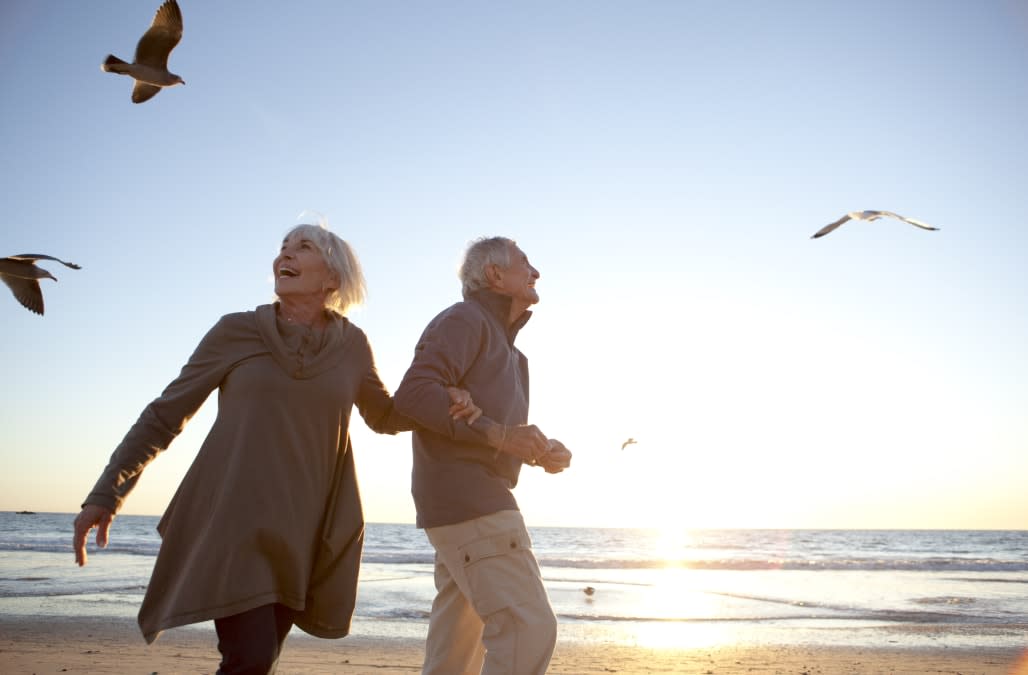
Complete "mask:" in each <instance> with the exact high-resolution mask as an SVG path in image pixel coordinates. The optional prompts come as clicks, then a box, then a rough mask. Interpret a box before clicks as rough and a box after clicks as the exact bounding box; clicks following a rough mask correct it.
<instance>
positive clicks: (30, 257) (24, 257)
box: [11, 253, 82, 270]
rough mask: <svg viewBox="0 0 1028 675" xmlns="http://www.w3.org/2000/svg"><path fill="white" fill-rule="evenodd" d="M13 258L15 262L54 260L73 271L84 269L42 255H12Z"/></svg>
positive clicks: (71, 263)
mask: <svg viewBox="0 0 1028 675" xmlns="http://www.w3.org/2000/svg"><path fill="white" fill-rule="evenodd" d="M11 258H12V259H14V260H24V261H26V262H35V261H37V260H53V261H55V262H59V263H61V264H62V265H65V266H66V267H70V268H72V269H73V270H80V269H82V267H80V266H79V265H76V264H75V263H73V262H66V261H64V260H61V259H60V258H55V257H53V256H52V255H43V254H42V253H22V254H20V255H12V256H11Z"/></svg>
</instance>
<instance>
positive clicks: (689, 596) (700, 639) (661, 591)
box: [634, 525, 735, 649]
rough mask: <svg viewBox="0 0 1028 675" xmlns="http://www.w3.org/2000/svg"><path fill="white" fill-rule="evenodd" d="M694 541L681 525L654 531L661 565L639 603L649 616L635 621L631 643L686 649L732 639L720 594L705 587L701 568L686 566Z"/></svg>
mask: <svg viewBox="0 0 1028 675" xmlns="http://www.w3.org/2000/svg"><path fill="white" fill-rule="evenodd" d="M692 543H693V540H692V537H691V535H690V533H689V531H688V530H687V529H686V528H685V527H682V526H680V525H668V526H664V527H661V528H660V529H658V530H656V531H655V532H654V538H653V544H652V545H653V551H654V558H655V559H658V560H662V561H663V566H662V567H660V568H657V569H654V570H653V573H652V577H651V581H652V584H651V586H650V587H649V588H648V589H647V592H646V594H645V596H644V597H643V599H642V602H644V603H645V605H646V606H645V608H641V609H643V612H642V613H643V614H644V615H645V616H647V617H651V620H648V621H642V622H639V623H638V624H636V626H635V627H634V631H635V636H634V639H635V642H636V643H637V644H638V645H640V646H643V647H650V648H659V649H666V648H678V649H690V648H698V647H712V646H717V645H723V644H727V643H730V642H732V641H733V640H734V639H735V634H734V631H733V630H732V628H731V626H730V625H729V624H726V623H725V622H724V621H717V620H714V619H715V617H719V616H721V615H722V611H721V609H722V608H721V605H722V602H723V598H722V597H721V596H720V595H717V594H714V593H710V592H708V591H707V589H706V588H705V587H704V580H705V579H706V578H707V577H706V575H705V574H704V573H703V572H702V571H698V570H694V569H690V568H689V566H688V565H689V561H690V559H691V555H690V548H691V546H692Z"/></svg>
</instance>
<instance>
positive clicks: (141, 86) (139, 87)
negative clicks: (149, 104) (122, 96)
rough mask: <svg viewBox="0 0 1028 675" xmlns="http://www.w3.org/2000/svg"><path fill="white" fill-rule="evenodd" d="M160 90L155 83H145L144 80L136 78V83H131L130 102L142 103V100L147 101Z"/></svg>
mask: <svg viewBox="0 0 1028 675" xmlns="http://www.w3.org/2000/svg"><path fill="white" fill-rule="evenodd" d="M160 90H161V88H160V87H158V86H157V85H156V84H147V83H146V82H140V81H139V80H136V83H135V84H134V85H132V102H133V103H142V102H143V101H149V100H150V99H152V98H153V97H154V96H156V95H157V93H158V92H159V91H160Z"/></svg>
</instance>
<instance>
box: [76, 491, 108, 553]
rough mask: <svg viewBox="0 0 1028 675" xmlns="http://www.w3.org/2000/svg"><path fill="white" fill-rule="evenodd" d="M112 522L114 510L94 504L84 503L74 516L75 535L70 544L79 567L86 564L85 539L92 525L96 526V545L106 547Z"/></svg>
mask: <svg viewBox="0 0 1028 675" xmlns="http://www.w3.org/2000/svg"><path fill="white" fill-rule="evenodd" d="M113 522H114V512H113V511H111V510H110V509H108V508H105V507H103V506H97V505H96V504H86V505H85V506H83V507H82V511H80V512H79V514H78V515H77V516H75V537H74V539H72V546H73V547H74V548H75V562H77V563H78V565H79V567H82V566H83V565H85V564H86V539H87V538H89V532H90V531H91V530H92V529H93V528H94V527H95V528H97V530H96V545H97V546H99V547H100V548H107V537H108V535H109V533H110V531H111V523H113Z"/></svg>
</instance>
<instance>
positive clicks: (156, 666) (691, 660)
mask: <svg viewBox="0 0 1028 675" xmlns="http://www.w3.org/2000/svg"><path fill="white" fill-rule="evenodd" d="M423 648H424V644H423V641H422V640H419V639H413V638H400V637H370V636H361V635H354V636H350V637H347V638H343V639H341V640H321V639H318V638H313V637H310V636H307V635H304V634H297V633H294V634H291V635H290V636H289V637H288V638H287V639H286V643H285V647H284V650H283V654H282V659H281V661H280V663H279V670H278V672H279V673H281V674H282V675H288V674H290V673H311V674H315V675H318V674H325V675H328V674H330V673H370V672H374V673H376V674H378V675H409V674H411V673H419V672H420V670H421V659H422V655H423ZM217 667H218V651H217V638H216V636H215V634H214V631H213V629H209V630H205V629H204V627H203V626H202V625H201V626H199V627H190V628H185V629H172V630H169V631H166V632H165V633H164V634H162V635H161V637H160V639H158V640H157V642H155V643H154V644H153V645H147V644H146V643H145V642H144V640H143V638H142V636H141V635H140V633H139V629H138V627H137V626H136V623H135V621H134V620H130V619H124V618H110V617H88V618H72V617H40V616H17V617H15V616H0V671H2V672H3V673H5V674H9V675H15V674H20V673H26V674H29V673H46V672H67V673H143V674H145V675H152V674H153V673H159V674H160V675H167V674H169V673H213V672H214V671H216V670H217ZM547 672H548V673H553V674H554V675H558V674H559V675H600V674H601V673H602V674H606V673H620V674H621V675H642V674H644V673H682V674H685V675H700V674H704V675H706V674H709V673H716V674H717V675H744V674H745V675H753V674H758V675H759V674H761V673H763V674H771V673H776V674H785V675H788V674H795V675H801V674H803V673H806V674H808V675H834V674H837V673H846V674H854V675H860V674H864V673H867V674H871V673H895V674H898V675H900V674H901V675H924V674H925V673H961V674H962V675H1028V650H1025V649H1020V648H1010V647H1003V648H997V647H976V648H966V647H959V648H958V647H949V646H947V645H945V644H940V645H938V646H937V647H924V646H917V647H897V646H852V647H849V646H835V645H824V646H818V645H812V644H801V645H788V644H777V643H776V644H766V645H761V644H740V645H720V646H708V647H692V648H677V647H667V648H648V647H641V646H632V645H624V644H616V643H605V642H598V643H592V644H588V643H580V642H574V641H563V642H562V641H558V644H557V649H556V651H555V652H554V657H553V660H552V662H551V664H550V668H549V670H548V671H547Z"/></svg>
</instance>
